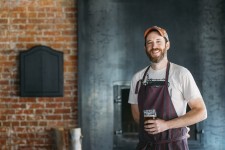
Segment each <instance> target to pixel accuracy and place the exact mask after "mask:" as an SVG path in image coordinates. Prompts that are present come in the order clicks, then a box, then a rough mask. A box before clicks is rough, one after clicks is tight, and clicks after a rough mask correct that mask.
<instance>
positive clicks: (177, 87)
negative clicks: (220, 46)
mask: <svg viewBox="0 0 225 150" xmlns="http://www.w3.org/2000/svg"><path fill="white" fill-rule="evenodd" d="M146 69H147V67H146V68H144V69H142V70H141V71H139V72H137V73H136V74H135V75H134V76H133V78H132V81H131V86H130V94H129V100H128V103H130V104H138V100H137V95H138V94H135V89H136V83H137V82H138V81H139V80H141V79H142V78H143V75H144V72H145V70H146ZM165 75H166V67H165V68H163V69H161V70H153V69H152V68H151V67H150V69H149V70H148V73H147V75H146V78H149V79H153V80H165ZM146 78H145V80H146ZM168 82H169V87H168V90H169V94H170V98H171V100H172V102H173V105H174V108H175V110H176V112H177V115H178V116H182V115H184V114H185V113H186V107H187V103H188V102H189V101H190V100H194V99H196V98H202V95H201V93H200V91H199V89H198V87H197V85H196V83H195V81H194V78H193V76H192V74H191V73H190V71H189V70H187V69H186V68H184V67H182V66H179V65H176V64H174V63H170V70H169V79H168Z"/></svg>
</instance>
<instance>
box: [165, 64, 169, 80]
mask: <svg viewBox="0 0 225 150" xmlns="http://www.w3.org/2000/svg"><path fill="white" fill-rule="evenodd" d="M169 72H170V62H169V61H168V63H167V67H166V79H165V81H166V84H167V83H168V78H169Z"/></svg>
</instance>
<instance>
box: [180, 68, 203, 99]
mask: <svg viewBox="0 0 225 150" xmlns="http://www.w3.org/2000/svg"><path fill="white" fill-rule="evenodd" d="M182 80H183V82H182V83H183V85H182V87H183V92H184V93H183V94H184V99H185V100H186V101H187V102H189V101H190V100H193V99H196V98H202V95H201V93H200V91H199V88H198V86H197V84H196V82H195V80H194V78H193V76H192V74H191V73H190V71H189V70H187V69H186V70H185V73H184V74H183V75H182Z"/></svg>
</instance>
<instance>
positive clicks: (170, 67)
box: [128, 26, 207, 150]
mask: <svg viewBox="0 0 225 150" xmlns="http://www.w3.org/2000/svg"><path fill="white" fill-rule="evenodd" d="M144 39H145V51H146V54H147V56H148V57H149V59H150V65H149V66H148V67H146V68H144V69H142V70H140V71H139V72H137V73H136V74H135V75H134V76H133V78H132V81H131V87H130V94H129V101H128V102H129V103H130V104H131V110H132V115H133V118H134V120H135V122H137V123H138V124H139V143H138V145H137V147H136V149H137V150H188V149H189V148H188V142H187V135H188V134H187V133H188V130H187V126H190V125H193V124H195V123H198V122H200V121H202V120H204V119H206V118H207V110H206V106H205V103H204V101H203V98H202V95H201V93H200V91H199V89H198V87H197V85H196V82H195V80H194V78H193V76H192V74H191V73H190V71H189V70H188V69H186V68H185V67H183V66H180V65H177V64H174V63H171V62H169V61H168V58H167V52H168V50H169V48H170V41H169V37H168V34H167V32H166V30H165V29H163V28H161V27H158V26H153V27H150V28H148V29H147V30H146V31H145V33H144ZM187 105H188V106H189V107H190V109H191V110H190V111H188V112H186V108H187ZM152 109H154V110H155V111H156V114H157V117H156V119H150V120H145V119H144V110H152Z"/></svg>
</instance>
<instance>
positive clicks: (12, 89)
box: [0, 0, 77, 150]
mask: <svg viewBox="0 0 225 150" xmlns="http://www.w3.org/2000/svg"><path fill="white" fill-rule="evenodd" d="M76 17H77V8H76V1H75V0H1V1H0V35H1V36H0V149H1V150H4V149H6V150H8V149H9V150H14V149H15V150H17V149H20V150H22V149H27V150H33V149H51V148H52V137H51V128H53V127H64V128H72V127H76V126H77V22H76V21H77V18H76ZM36 45H45V46H49V47H51V48H53V49H55V50H58V51H62V52H63V53H64V97H49V98H40V97H35V98H22V97H20V95H19V90H20V89H19V82H20V81H19V72H18V67H19V63H18V62H19V57H18V56H19V53H20V51H24V50H27V49H29V48H31V47H33V46H36Z"/></svg>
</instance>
